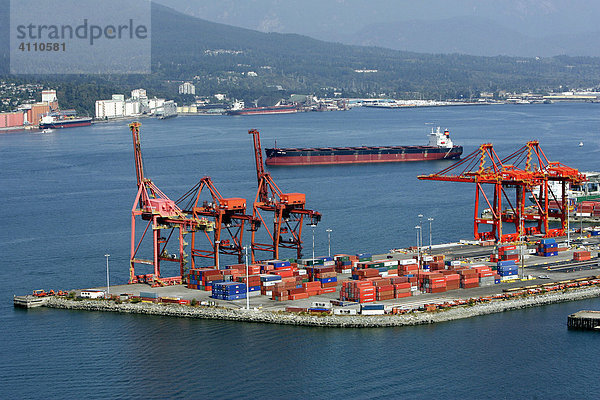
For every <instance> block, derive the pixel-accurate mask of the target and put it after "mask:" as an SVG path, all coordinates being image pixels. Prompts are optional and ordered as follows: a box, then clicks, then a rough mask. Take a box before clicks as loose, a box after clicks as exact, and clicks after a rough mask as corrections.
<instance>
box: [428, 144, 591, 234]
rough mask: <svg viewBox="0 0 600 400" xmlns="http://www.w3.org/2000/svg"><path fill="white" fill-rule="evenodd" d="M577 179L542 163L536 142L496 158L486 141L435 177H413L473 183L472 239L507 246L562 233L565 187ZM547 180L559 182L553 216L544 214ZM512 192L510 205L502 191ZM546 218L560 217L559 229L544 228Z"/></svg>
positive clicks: (570, 171) (576, 175) (571, 171)
mask: <svg viewBox="0 0 600 400" xmlns="http://www.w3.org/2000/svg"><path fill="white" fill-rule="evenodd" d="M534 157H535V158H537V162H538V166H535V165H534V164H533V162H534V161H536V160H534ZM486 162H489V165H486ZM509 163H511V164H509ZM520 166H521V168H520ZM582 177H583V179H585V177H584V176H583V175H582V174H579V172H578V171H577V170H575V169H572V168H569V167H566V166H564V165H562V164H560V163H550V162H548V160H547V158H546V156H545V154H544V153H543V151H541V149H540V148H539V143H538V142H537V141H530V142H528V143H527V144H526V145H525V146H523V147H522V148H521V149H519V150H517V151H515V152H514V153H512V154H511V155H509V156H508V157H506V158H504V159H502V160H501V159H500V158H499V157H498V155H497V154H496V152H495V151H494V149H493V146H492V144H490V143H486V144H483V145H481V146H480V147H479V149H478V150H476V151H474V152H473V153H471V154H469V155H468V156H466V157H465V158H463V159H462V160H461V161H459V162H457V163H455V164H453V165H451V166H450V167H448V168H446V169H444V170H442V171H440V172H438V173H436V174H430V175H421V176H419V177H418V178H419V179H421V180H439V181H449V182H470V183H475V185H476V189H475V190H476V192H475V209H474V237H475V239H476V240H494V241H496V242H510V241H516V240H518V239H519V238H520V237H522V236H523V235H528V234H543V235H544V236H545V237H553V236H559V235H561V234H564V227H565V223H566V222H565V221H566V217H565V216H566V207H565V204H566V201H567V199H566V188H565V183H566V182H578V181H579V180H580V179H581V178H582ZM549 180H557V181H561V182H563V196H562V205H563V207H561V209H560V210H559V211H558V212H556V211H550V210H549V207H548V198H549V189H548V188H549V186H548V181H549ZM486 184H488V185H493V187H494V194H493V197H492V201H490V198H489V197H488V196H487V195H486V193H485V191H484V185H486ZM513 188H514V189H515V197H516V199H515V200H512V201H511V198H510V196H509V193H508V191H507V189H513ZM536 188H539V190H540V194H539V196H537V195H536V194H535V190H536ZM550 192H551V191H550ZM528 193H529V194H531V198H532V200H533V202H534V206H533V208H529V209H526V207H525V202H526V199H527V197H528V196H527V194H528ZM550 194H551V195H553V196H554V194H553V193H550ZM481 198H483V200H484V201H485V203H486V204H487V206H488V212H489V217H483V216H481V215H480V212H479V204H480V199H481ZM503 199H504V200H506V202H507V203H508V206H509V207H508V208H507V209H506V210H503V209H502V204H503V203H502V202H503ZM555 199H556V197H555ZM549 217H558V218H560V219H561V221H563V223H562V226H563V227H562V228H561V229H549V223H548V222H549ZM503 222H508V223H512V224H514V226H515V231H516V232H515V233H504V231H503ZM525 222H535V223H537V226H532V227H529V228H525V226H524V223H525ZM490 225H491V230H490V231H482V230H481V228H482V227H483V226H490Z"/></svg>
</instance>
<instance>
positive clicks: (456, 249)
mask: <svg viewBox="0 0 600 400" xmlns="http://www.w3.org/2000/svg"><path fill="white" fill-rule="evenodd" d="M557 241H558V242H559V243H560V242H562V241H564V239H562V240H561V239H559V240H557ZM573 243H574V247H573V249H571V250H567V251H561V252H559V255H558V256H555V257H538V256H536V255H531V254H529V255H526V256H525V265H524V268H523V269H522V270H520V275H521V276H525V277H530V278H531V279H527V280H517V281H514V282H507V283H501V284H496V285H492V286H486V287H478V288H473V289H458V290H451V291H448V292H444V293H437V294H419V295H416V296H411V297H407V298H403V299H393V300H386V301H381V302H377V303H380V304H385V305H386V306H388V307H392V306H401V307H403V308H418V307H420V306H422V305H424V304H428V303H443V302H445V301H451V300H456V299H469V298H473V297H475V298H477V297H485V296H491V295H494V294H498V293H502V292H503V290H504V289H507V288H515V287H524V286H529V285H537V284H542V283H550V282H560V281H564V280H570V279H577V278H582V277H589V276H595V275H600V266H599V262H600V259H599V258H598V251H597V250H598V245H599V243H600V238H596V237H592V238H588V239H579V240H574V241H573ZM529 248H534V246H532V245H530V246H529ZM581 249H587V250H591V251H592V257H594V258H593V260H595V263H594V264H593V265H592V266H585V267H576V268H572V265H573V262H572V261H571V260H572V258H573V251H575V250H581ZM493 251H494V246H478V245H473V244H452V245H441V246H435V247H434V248H433V249H432V254H445V256H446V258H447V259H449V260H457V259H459V260H464V261H465V265H468V264H475V263H477V264H486V265H493V264H492V263H489V262H483V261H482V260H483V259H484V258H485V259H489V255H490V254H491V253H492V252H493ZM414 254H415V253H414V252H408V251H406V252H402V253H401V252H396V253H388V254H382V255H378V256H377V258H378V259H385V258H393V259H402V258H412V257H413V256H414ZM481 254H485V257H483V256H482V255H481ZM374 259H376V258H375V257H374ZM573 269H575V270H573ZM540 277H542V278H540ZM349 278H350V276H349V275H343V274H339V275H338V280H339V281H341V280H344V279H349ZM96 289H100V290H106V287H98V288H96ZM110 292H111V293H113V294H121V293H129V294H133V295H139V293H140V292H156V293H158V295H159V296H160V297H179V298H181V299H188V300H192V299H196V300H198V301H206V302H213V303H215V304H217V305H219V306H224V307H229V308H244V307H246V300H245V299H243V300H235V301H225V300H215V299H212V298H211V297H210V294H211V292H207V291H200V290H193V289H188V288H186V287H185V286H183V285H176V286H166V287H158V288H151V287H149V286H148V285H145V284H132V285H118V286H111V287H110ZM338 299H339V287H338V291H337V292H335V293H327V294H323V295H320V296H312V297H309V298H308V299H302V300H289V301H274V300H271V299H269V297H268V296H260V295H259V296H256V295H254V296H250V307H251V308H260V309H263V310H272V311H278V310H284V309H285V308H286V307H287V306H293V307H311V306H312V305H313V303H316V302H319V303H326V304H329V302H330V301H331V300H338ZM354 307H355V308H356V307H358V305H356V306H354ZM351 308H352V306H351Z"/></svg>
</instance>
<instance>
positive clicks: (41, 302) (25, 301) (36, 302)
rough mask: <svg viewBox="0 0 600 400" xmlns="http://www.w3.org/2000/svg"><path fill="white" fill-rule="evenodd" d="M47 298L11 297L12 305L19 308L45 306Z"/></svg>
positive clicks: (30, 296)
mask: <svg viewBox="0 0 600 400" xmlns="http://www.w3.org/2000/svg"><path fill="white" fill-rule="evenodd" d="M48 299H49V297H37V296H32V295H26V296H13V304H14V306H15V307H20V308H35V307H41V306H45V305H46V303H47V302H48Z"/></svg>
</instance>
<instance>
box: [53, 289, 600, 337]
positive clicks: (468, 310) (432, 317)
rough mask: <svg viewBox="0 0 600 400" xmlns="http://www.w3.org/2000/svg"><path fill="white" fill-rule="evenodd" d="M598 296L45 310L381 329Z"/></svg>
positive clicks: (73, 303)
mask: <svg viewBox="0 0 600 400" xmlns="http://www.w3.org/2000/svg"><path fill="white" fill-rule="evenodd" d="M599 296H600V287H587V288H578V289H569V290H565V291H563V292H559V293H545V294H537V295H529V296H527V297H521V298H515V299H507V300H494V301H491V302H489V303H481V304H475V305H470V306H460V307H453V308H450V309H446V310H438V311H433V312H416V313H409V314H404V315H377V316H363V315H327V316H316V315H305V314H294V313H287V312H274V311H263V310H250V311H246V310H243V309H231V308H221V307H204V306H200V307H191V306H186V305H177V304H151V303H135V304H134V303H120V304H119V303H115V302H113V301H105V300H69V299H65V298H61V297H52V298H50V299H49V301H48V302H47V304H46V305H45V306H46V307H50V308H57V309H68V310H81V311H103V312H118V313H129V314H147V315H158V316H168V317H180V318H201V319H218V320H228V321H240V322H257V323H268V324H281V325H301V326H318V327H329V328H381V327H391V326H410V325H424V324H433V323H438V322H445V321H453V320H457V319H463V318H471V317H476V316H479V315H487V314H493V313H499V312H504V311H510V310H518V309H523V308H529V307H537V306H543V305H547V304H554V303H562V302H567V301H575V300H583V299H589V298H594V297H599Z"/></svg>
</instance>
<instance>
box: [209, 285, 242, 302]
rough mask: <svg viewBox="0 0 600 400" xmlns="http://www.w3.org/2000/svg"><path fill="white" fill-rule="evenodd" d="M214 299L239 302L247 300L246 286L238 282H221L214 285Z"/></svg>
mask: <svg viewBox="0 0 600 400" xmlns="http://www.w3.org/2000/svg"><path fill="white" fill-rule="evenodd" d="M211 297H212V298H214V299H220V300H239V299H245V298H246V284H245V283H238V282H219V283H215V284H213V285H212V296H211Z"/></svg>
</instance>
